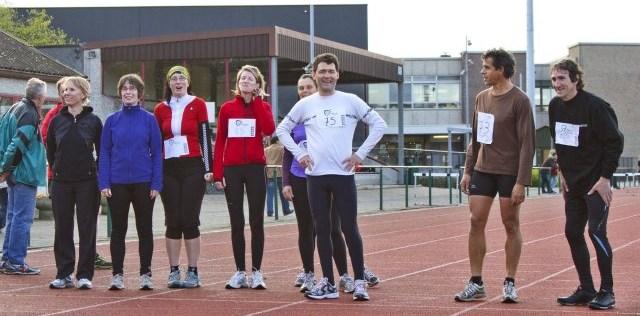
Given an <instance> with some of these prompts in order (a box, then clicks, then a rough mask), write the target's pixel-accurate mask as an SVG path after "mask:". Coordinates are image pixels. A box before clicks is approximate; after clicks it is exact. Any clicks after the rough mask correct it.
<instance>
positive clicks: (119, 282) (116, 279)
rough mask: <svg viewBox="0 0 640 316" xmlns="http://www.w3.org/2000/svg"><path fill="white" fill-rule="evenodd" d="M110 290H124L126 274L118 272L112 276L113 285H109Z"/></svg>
mask: <svg viewBox="0 0 640 316" xmlns="http://www.w3.org/2000/svg"><path fill="white" fill-rule="evenodd" d="M109 290H111V291H118V290H124V275H122V273H118V274H116V275H114V276H112V277H111V285H110V286H109Z"/></svg>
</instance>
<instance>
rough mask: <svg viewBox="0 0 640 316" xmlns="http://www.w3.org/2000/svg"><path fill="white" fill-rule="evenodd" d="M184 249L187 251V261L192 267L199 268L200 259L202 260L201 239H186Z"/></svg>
mask: <svg viewBox="0 0 640 316" xmlns="http://www.w3.org/2000/svg"><path fill="white" fill-rule="evenodd" d="M184 247H185V248H186V249H187V260H188V261H189V266H190V267H197V266H198V258H200V237H197V238H193V239H185V241H184Z"/></svg>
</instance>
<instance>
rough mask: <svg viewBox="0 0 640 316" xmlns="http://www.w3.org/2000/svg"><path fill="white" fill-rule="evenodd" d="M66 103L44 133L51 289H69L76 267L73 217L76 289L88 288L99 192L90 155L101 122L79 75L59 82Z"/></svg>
mask: <svg viewBox="0 0 640 316" xmlns="http://www.w3.org/2000/svg"><path fill="white" fill-rule="evenodd" d="M62 86H63V87H64V93H63V97H64V104H65V106H64V107H63V108H62V109H61V110H60V113H59V114H58V115H57V116H56V117H55V118H54V119H53V120H52V121H51V124H50V125H49V128H48V131H47V160H48V161H49V166H51V168H52V170H53V182H52V184H51V185H52V188H51V192H52V199H51V201H52V206H53V209H54V210H55V211H54V212H53V216H54V218H55V240H54V246H53V251H54V254H55V259H56V268H57V272H56V278H55V279H54V280H53V281H51V282H50V283H49V287H50V288H52V289H63V288H67V287H73V280H72V277H71V275H72V273H73V271H74V268H75V264H76V256H75V253H76V252H75V245H74V240H73V231H74V224H73V220H74V217H76V218H77V222H78V236H79V238H80V245H79V256H78V260H77V263H78V268H77V271H76V279H77V280H78V281H77V283H76V286H77V287H78V288H79V289H91V288H92V287H93V284H92V279H93V274H94V270H95V267H94V260H95V256H96V228H97V227H96V226H97V220H98V218H97V217H98V208H99V205H100V192H99V191H98V179H97V176H98V172H97V171H98V170H97V162H96V160H95V158H94V152H96V153H99V152H100V135H101V134H102V122H101V121H100V119H99V118H98V116H96V115H95V114H93V108H91V107H90V106H89V105H88V104H89V93H90V85H89V82H88V81H87V80H86V79H85V78H82V77H69V78H67V80H65V81H64V83H63V84H62Z"/></svg>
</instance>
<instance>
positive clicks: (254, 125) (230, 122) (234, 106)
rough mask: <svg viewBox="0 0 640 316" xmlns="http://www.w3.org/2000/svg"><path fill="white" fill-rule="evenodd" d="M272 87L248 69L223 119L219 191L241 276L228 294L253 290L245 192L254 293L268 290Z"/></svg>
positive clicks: (232, 280) (225, 107)
mask: <svg viewBox="0 0 640 316" xmlns="http://www.w3.org/2000/svg"><path fill="white" fill-rule="evenodd" d="M265 86H266V82H265V80H264V77H263V76H262V73H260V70H259V69H258V67H255V66H252V65H244V66H242V68H240V70H238V74H237V75H236V89H235V90H234V91H233V92H234V94H235V97H234V98H233V99H232V100H229V101H227V102H225V103H224V104H223V105H222V107H221V108H220V113H219V114H218V131H217V134H216V148H215V156H216V160H215V162H214V163H215V168H214V171H213V178H214V181H215V182H214V183H215V186H216V189H218V190H224V194H225V197H226V199H227V207H228V209H229V218H230V220H231V245H232V247H233V258H234V259H235V264H236V272H235V273H234V274H233V275H232V276H231V278H230V279H229V282H227V284H226V285H225V287H226V288H227V289H239V288H246V287H249V283H248V281H247V275H246V265H245V239H244V223H245V219H244V209H243V204H244V201H243V200H244V191H245V188H246V190H247V199H248V202H249V226H250V227H251V270H252V278H251V288H252V289H266V288H267V286H266V284H265V282H264V276H263V275H262V270H261V265H262V255H263V253H264V201H265V196H266V190H267V188H266V178H265V164H266V158H265V156H264V148H263V146H262V139H263V137H265V136H269V135H271V134H273V131H274V130H275V122H274V119H273V114H272V112H271V105H270V104H269V103H267V102H266V101H264V98H265V97H266V96H267V94H266V92H265V90H264V89H265Z"/></svg>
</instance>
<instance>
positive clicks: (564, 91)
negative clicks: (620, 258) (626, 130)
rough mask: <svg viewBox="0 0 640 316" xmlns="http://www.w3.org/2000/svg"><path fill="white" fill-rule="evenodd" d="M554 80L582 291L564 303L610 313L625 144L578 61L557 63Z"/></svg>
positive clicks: (559, 147) (554, 111)
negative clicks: (610, 229) (615, 194)
mask: <svg viewBox="0 0 640 316" xmlns="http://www.w3.org/2000/svg"><path fill="white" fill-rule="evenodd" d="M551 81H552V84H553V88H554V90H555V91H556V93H557V97H555V98H554V99H553V100H551V102H550V103H549V127H550V128H551V136H552V137H553V139H554V142H555V146H556V152H557V154H558V164H559V165H560V178H561V180H562V181H561V183H562V187H561V190H562V193H563V195H564V199H565V214H566V217H567V221H566V224H565V235H566V237H567V240H568V242H569V247H570V248H571V256H572V257H573V263H574V264H575V266H576V270H577V271H578V276H579V278H580V286H579V287H578V289H577V290H576V291H575V292H574V293H573V294H572V295H570V296H567V297H559V298H558V303H560V304H561V305H585V304H589V307H591V308H593V309H609V308H612V307H614V306H615V297H614V294H613V275H612V272H611V271H612V268H611V267H612V261H613V260H612V257H613V253H612V250H611V246H610V245H609V241H608V239H607V217H608V214H609V206H610V204H611V200H612V192H611V184H610V180H611V177H612V175H613V172H614V171H615V170H616V168H617V167H618V159H619V158H620V154H621V153H622V149H623V144H624V139H623V136H622V133H620V130H619V129H618V119H617V118H616V114H615V113H614V111H613V109H612V108H611V106H610V105H609V104H608V103H607V102H605V101H604V100H602V99H600V98H599V97H597V96H595V95H593V94H591V93H589V92H586V91H584V90H583V87H584V83H583V82H582V71H581V70H580V68H579V67H578V65H577V64H576V63H575V62H574V61H573V60H569V59H565V60H562V61H560V62H559V63H557V64H555V65H554V66H553V67H552V68H551ZM587 223H588V224H589V237H590V238H591V241H592V242H593V245H594V247H595V249H596V256H597V259H598V268H599V270H600V276H601V278H602V280H601V282H600V291H599V292H598V293H597V294H596V291H595V287H594V284H593V279H592V277H591V271H590V260H589V250H588V248H587V243H586V241H585V238H584V228H585V225H586V224H587Z"/></svg>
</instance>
